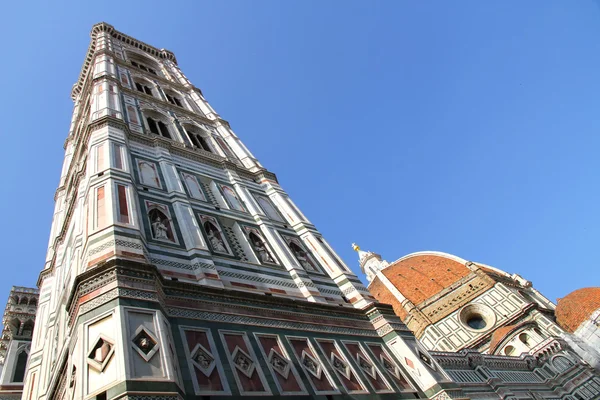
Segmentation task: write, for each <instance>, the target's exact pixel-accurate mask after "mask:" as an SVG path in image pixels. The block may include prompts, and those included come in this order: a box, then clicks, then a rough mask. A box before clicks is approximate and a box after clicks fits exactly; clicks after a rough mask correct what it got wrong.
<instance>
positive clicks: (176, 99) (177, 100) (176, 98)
mask: <svg viewBox="0 0 600 400" xmlns="http://www.w3.org/2000/svg"><path fill="white" fill-rule="evenodd" d="M164 92H165V96H167V101H168V102H169V103H171V104H173V105H175V106H178V107H182V108H185V107H184V106H183V100H181V96H180V95H178V94H176V93H175V92H173V91H171V90H165V91H164Z"/></svg>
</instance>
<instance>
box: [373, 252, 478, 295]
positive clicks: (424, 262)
mask: <svg viewBox="0 0 600 400" xmlns="http://www.w3.org/2000/svg"><path fill="white" fill-rule="evenodd" d="M465 264H466V261H465V260H462V259H460V258H458V257H456V256H452V255H450V254H445V253H438V252H419V253H413V254H409V255H407V256H405V257H402V258H401V259H399V260H397V261H396V262H394V263H392V264H390V266H388V267H387V268H385V269H383V270H382V271H381V272H382V273H383V274H384V275H385V276H386V277H387V278H388V279H389V280H390V281H391V282H392V284H393V285H394V286H395V287H396V288H397V289H398V290H399V291H400V293H402V295H403V296H404V297H406V298H407V299H408V300H410V301H411V302H412V303H413V304H419V303H421V302H423V301H425V300H427V299H430V298H432V297H434V296H435V295H437V294H439V293H440V292H442V291H443V290H444V289H446V288H449V287H451V286H452V285H453V284H454V283H456V282H457V281H459V280H461V279H462V278H464V277H466V276H467V275H469V274H470V273H471V270H470V269H469V268H467V267H466V266H465Z"/></svg>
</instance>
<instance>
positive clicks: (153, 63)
mask: <svg viewBox="0 0 600 400" xmlns="http://www.w3.org/2000/svg"><path fill="white" fill-rule="evenodd" d="M125 55H126V56H127V59H128V60H129V62H130V63H131V65H132V66H134V67H135V68H139V69H140V70H142V71H144V72H149V73H151V74H153V75H159V72H158V71H160V63H159V62H158V61H157V60H154V59H152V58H151V57H148V56H147V55H144V54H140V53H138V52H136V51H131V50H127V51H125Z"/></svg>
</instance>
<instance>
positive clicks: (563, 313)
mask: <svg viewBox="0 0 600 400" xmlns="http://www.w3.org/2000/svg"><path fill="white" fill-rule="evenodd" d="M598 309H600V287H589V288H583V289H577V290H575V291H574V292H571V293H569V294H568V295H566V296H565V297H563V298H562V299H558V304H557V306H556V322H558V324H559V325H560V326H561V328H563V329H564V330H566V331H568V332H571V333H573V332H575V331H576V330H577V328H579V326H580V325H581V323H582V322H584V321H586V320H587V319H588V318H589V317H590V316H591V315H592V314H593V313H594V311H596V310H598Z"/></svg>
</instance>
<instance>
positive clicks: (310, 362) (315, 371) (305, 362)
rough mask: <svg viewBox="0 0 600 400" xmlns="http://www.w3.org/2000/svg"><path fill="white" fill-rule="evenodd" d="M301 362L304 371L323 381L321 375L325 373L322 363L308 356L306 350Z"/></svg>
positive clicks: (303, 352)
mask: <svg viewBox="0 0 600 400" xmlns="http://www.w3.org/2000/svg"><path fill="white" fill-rule="evenodd" d="M300 362H301V363H302V366H303V367H304V369H305V370H306V371H308V373H310V374H311V375H312V376H314V377H315V378H317V379H321V374H322V373H323V368H321V363H320V362H319V361H317V360H316V359H315V358H314V357H313V356H311V355H310V354H308V353H307V352H306V351H305V350H303V351H302V356H301V358H300Z"/></svg>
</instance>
